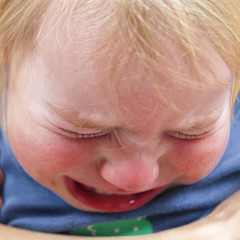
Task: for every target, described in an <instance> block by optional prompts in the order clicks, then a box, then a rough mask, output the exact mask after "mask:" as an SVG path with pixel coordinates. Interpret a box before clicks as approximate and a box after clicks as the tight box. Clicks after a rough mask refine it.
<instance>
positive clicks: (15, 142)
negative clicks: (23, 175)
mask: <svg viewBox="0 0 240 240" xmlns="http://www.w3.org/2000/svg"><path fill="white" fill-rule="evenodd" d="M18 136H21V138H20V137H18ZM10 138H11V145H12V148H13V151H14V153H15V155H16V157H17V159H18V160H19V162H20V164H21V165H22V166H23V168H24V169H25V170H26V171H27V172H28V173H29V174H30V175H31V176H33V177H34V178H35V179H39V178H41V179H43V178H46V179H47V178H51V177H52V176H54V175H58V174H62V173H66V172H68V171H71V170H73V169H76V168H78V167H81V166H82V165H83V164H85V163H86V162H88V161H90V160H91V159H92V158H93V157H94V155H95V152H94V150H93V149H91V150H90V149H89V147H90V146H89V145H86V144H84V143H81V142H80V141H79V140H73V139H63V138H61V137H59V136H56V137H55V136H54V137H50V136H39V134H38V137H36V136H34V134H33V135H31V136H28V135H24V134H23V133H20V132H16V131H15V132H14V138H12V137H11V136H10Z"/></svg>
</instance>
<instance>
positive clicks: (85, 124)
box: [47, 102, 116, 131]
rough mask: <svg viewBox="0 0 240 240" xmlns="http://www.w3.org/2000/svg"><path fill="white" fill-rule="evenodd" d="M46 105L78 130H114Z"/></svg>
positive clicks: (73, 113)
mask: <svg viewBox="0 0 240 240" xmlns="http://www.w3.org/2000/svg"><path fill="white" fill-rule="evenodd" d="M47 105H48V106H49V108H50V109H51V110H53V111H54V112H55V113H56V114H57V115H58V116H59V117H61V118H62V119H64V120H65V121H67V122H68V123H70V124H72V125H74V126H76V127H78V128H88V129H93V130H99V131H100V130H101V131H102V130H110V129H113V128H116V127H115V126H112V125H108V124H102V123H98V122H97V121H93V120H91V119H81V118H78V117H77V113H76V112H73V111H68V112H64V111H62V110H61V109H59V108H58V107H56V106H53V105H52V104H50V103H48V102H47Z"/></svg>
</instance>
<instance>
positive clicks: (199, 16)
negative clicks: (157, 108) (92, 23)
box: [0, 0, 240, 126]
mask: <svg viewBox="0 0 240 240" xmlns="http://www.w3.org/2000/svg"><path fill="white" fill-rule="evenodd" d="M51 8H52V9H54V12H55V13H57V14H58V13H59V14H66V13H67V15H68V16H73V15H74V18H75V22H77V21H79V24H80V23H81V19H82V18H84V16H85V18H89V17H94V15H96V14H102V18H101V19H104V20H102V23H100V24H102V25H104V24H106V25H108V26H109V27H108V29H109V31H108V33H107V34H106V37H105V41H103V42H102V43H101V44H99V46H98V47H97V48H96V49H95V50H96V51H98V50H99V49H107V46H108V45H109V44H108V43H109V41H110V42H112V43H114V46H115V50H114V52H113V53H112V61H111V64H110V65H111V67H110V74H114V71H116V70H117V69H118V68H119V62H121V58H124V56H126V55H127V54H131V53H132V52H134V53H135V55H137V57H138V59H139V60H140V61H142V62H143V63H144V64H145V67H146V68H147V69H149V74H151V73H153V72H154V69H158V70H159V71H161V69H162V70H164V69H165V70H166V69H167V70H168V71H169V74H170V76H172V77H171V79H172V81H181V82H182V83H184V84H187V85H189V86H192V87H204V86H205V83H204V84H203V82H201V81H195V80H193V79H186V78H185V76H181V74H179V73H178V72H176V70H175V69H174V66H171V64H170V63H169V62H168V61H167V60H166V52H167V51H166V49H165V48H166V43H167V42H171V43H172V44H175V45H177V46H179V47H180V49H181V51H182V52H183V58H184V59H185V61H186V62H187V63H188V65H189V66H190V67H191V68H192V71H194V72H196V73H197V75H198V76H200V79H201V74H202V73H201V72H200V70H199V69H200V67H199V63H200V62H201V64H202V63H204V62H205V63H204V64H205V67H207V68H209V66H208V63H207V58H208V54H207V53H206V52H203V47H202V46H201V43H199V39H205V40H207V41H208V42H209V43H210V44H211V46H213V48H214V49H215V50H217V52H218V53H219V55H220V56H221V57H222V58H223V60H224V61H225V62H226V64H227V65H228V66H229V67H230V68H231V69H232V70H233V72H234V79H233V81H232V82H231V84H232V83H233V84H234V88H233V89H234V90H233V93H232V94H233V100H235V98H236V96H237V93H238V91H239V86H240V84H239V83H240V23H239V22H240V21H239V16H240V1H239V0H206V1H203V0H58V1H56V0H55V1H54V0H52V1H50V0H34V1H33V0H21V1H19V0H2V1H1V2H0V61H1V84H0V86H1V111H2V120H4V118H5V117H4V116H5V105H6V92H7V91H6V89H7V77H8V76H7V75H8V68H9V66H11V62H12V61H13V59H12V58H13V55H14V56H16V55H17V56H18V59H22V60H23V59H24V58H25V57H26V56H27V55H28V54H29V53H31V52H32V51H34V49H35V47H36V46H37V44H38V39H39V35H40V32H41V24H42V22H43V20H44V18H46V16H47V14H46V13H47V12H48V11H50V10H49V9H51ZM79 11H80V12H81V14H80V12H79ZM59 16H60V15H59ZM123 44H124V45H123ZM123 46H124V51H122V48H123ZM203 60H205V61H203ZM160 63H161V64H160ZM19 64H21V62H19ZM209 70H210V71H211V72H212V74H213V75H214V76H215V77H216V78H217V79H218V80H219V81H220V82H222V83H223V84H226V85H228V84H229V82H228V83H226V82H224V81H223V80H222V79H219V77H218V76H217V73H216V72H214V71H212V70H211V69H209ZM9 78H10V80H11V76H10V77H9ZM3 125H4V126H5V124H4V123H3Z"/></svg>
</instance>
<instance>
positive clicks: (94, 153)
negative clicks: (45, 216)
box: [0, 0, 240, 212]
mask: <svg viewBox="0 0 240 240" xmlns="http://www.w3.org/2000/svg"><path fill="white" fill-rule="evenodd" d="M1 4H2V5H1V8H2V13H1V14H2V16H1V19H0V21H1V22H0V36H2V37H1V39H0V43H1V57H2V82H1V84H2V96H3V99H2V109H3V113H4V109H5V108H4V106H5V103H6V101H5V96H6V86H7V83H6V81H5V79H6V76H7V73H8V78H9V83H8V94H7V95H8V96H7V105H6V113H7V116H6V119H7V124H6V128H7V134H8V138H9V141H10V144H11V146H12V149H13V151H14V153H15V155H16V157H17V159H18V160H19V162H20V164H21V165H22V166H23V168H24V169H25V170H26V171H27V172H28V173H29V174H30V175H31V176H32V177H33V178H34V179H35V180H37V181H38V182H39V183H41V184H42V185H44V186H46V187H47V188H49V189H51V190H52V191H53V192H55V193H56V194H58V195H59V196H60V197H62V198H63V199H64V200H65V201H67V202H68V203H69V204H71V205H73V206H75V207H76V208H79V209H82V210H87V211H104V212H120V211H128V210H132V209H135V208H138V207H140V206H142V205H144V204H146V203H148V202H149V201H150V200H151V199H152V198H154V197H156V196H157V195H159V194H160V193H161V192H163V191H164V190H165V189H167V188H171V187H175V186H177V185H180V184H192V183H195V182H197V181H199V180H201V179H202V178H204V177H205V176H206V175H207V174H209V173H210V172H211V171H212V169H213V168H214V167H215V166H216V164H217V163H218V162H219V160H220V158H221V156H222V154H223V152H224V150H225V147H226V144H227V140H228V135H229V126H230V116H231V107H232V103H233V101H234V99H235V98H236V95H237V92H238V88H239V66H240V65H239V59H240V58H239V49H240V47H239V46H240V43H239V36H240V29H239V24H238V16H239V13H240V6H238V5H239V4H238V1H217V0H216V1H211V2H210V1H200V0H199V1H197V0H191V1H184V0H182V1H179V0H171V1H159V0H153V1H135V0H133V1H127V0H116V1H113V0H108V1H99V0H89V1H76V0H71V1H64V0H62V1H54V0H52V1H43V0H42V1H41V0H39V1H30V0H24V1H21V2H19V1H16V0H12V1H2V3H1ZM4 119H5V116H3V120H4Z"/></svg>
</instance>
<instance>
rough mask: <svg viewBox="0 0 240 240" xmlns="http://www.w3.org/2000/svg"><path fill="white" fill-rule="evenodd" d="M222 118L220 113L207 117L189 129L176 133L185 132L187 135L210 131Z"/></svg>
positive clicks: (180, 129)
mask: <svg viewBox="0 0 240 240" xmlns="http://www.w3.org/2000/svg"><path fill="white" fill-rule="evenodd" d="M221 116H222V112H220V111H218V112H215V113H212V114H210V115H209V116H208V117H206V118H205V119H203V120H200V121H197V122H195V123H194V124H192V125H191V126H189V127H187V128H177V129H176V130H175V131H178V132H185V133H191V132H197V131H202V130H205V129H208V128H209V127H211V126H212V125H213V124H215V123H216V122H217V121H218V120H219V119H220V118H221Z"/></svg>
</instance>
